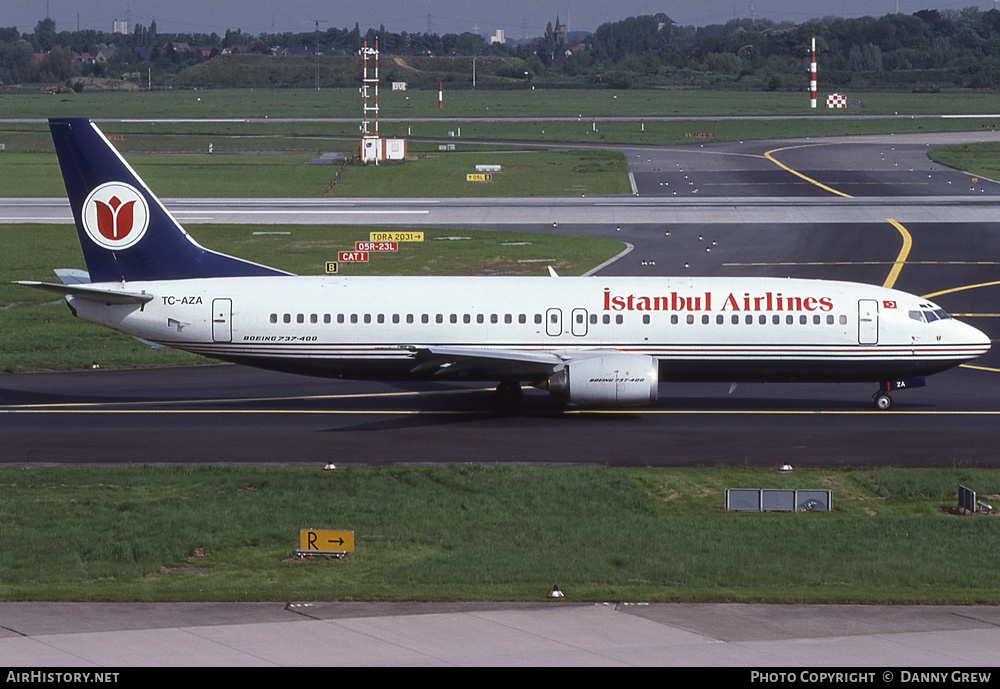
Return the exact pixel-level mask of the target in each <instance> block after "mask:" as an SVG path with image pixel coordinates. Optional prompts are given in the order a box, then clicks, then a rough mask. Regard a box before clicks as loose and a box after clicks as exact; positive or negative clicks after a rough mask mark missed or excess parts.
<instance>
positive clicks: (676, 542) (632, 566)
mask: <svg viewBox="0 0 1000 689" xmlns="http://www.w3.org/2000/svg"><path fill="white" fill-rule="evenodd" d="M959 482H961V483H963V484H966V485H971V486H974V487H976V488H977V489H978V490H979V492H980V494H981V495H989V496H991V499H992V500H996V498H997V497H998V495H997V494H998V493H1000V472H997V471H993V470H971V469H969V470H967V469H941V470H936V469H922V470H893V469H836V470H826V471H824V470H806V471H801V470H800V471H796V472H795V474H794V475H782V474H778V473H777V472H774V471H771V470H758V469H752V468H739V467H737V468H724V467H719V468H704V467H702V468H693V469H663V470H660V469H614V468H607V467H565V468H544V467H524V466H494V467H486V466H476V465H473V466H436V467H394V468H384V467H382V468H378V467H349V468H341V469H338V470H336V471H328V472H324V471H322V470H321V469H320V468H319V467H315V468H302V467H286V468H262V467H224V466H212V467H157V468H151V467H128V468H86V469H0V486H2V491H3V495H4V499H3V501H2V502H0V546H2V549H3V562H4V576H3V578H2V581H0V599H4V600H539V599H542V598H543V597H544V595H545V593H546V592H547V591H548V590H550V589H551V587H552V585H553V584H558V585H559V586H560V588H561V589H563V590H564V591H565V592H566V593H567V596H568V597H569V599H570V600H596V601H601V600H645V601H734V602H735V601H740V602H760V601H767V602H785V603H790V602H808V603H822V602H838V603H848V602H850V603H875V602H878V603H959V604H972V603H977V604H997V603H1000V575H998V574H997V572H996V566H995V564H996V563H995V553H996V551H997V548H998V546H1000V531H998V528H1000V526H998V523H997V521H996V517H987V516H966V517H958V516H951V515H948V514H947V511H948V508H949V507H950V506H952V505H954V503H955V486H956V483H959ZM727 487H730V488H735V487H767V488H776V487H798V488H829V489H832V490H833V505H834V506H835V511H834V512H833V513H803V514H787V513H764V514H747V513H728V512H725V511H724V510H723V509H722V508H723V506H724V491H725V489H726V488H727ZM306 527H310V528H328V529H343V530H352V531H354V532H355V545H356V551H355V553H354V554H352V555H350V556H349V557H348V558H347V559H346V560H344V561H326V560H312V561H305V562H300V561H294V560H292V559H291V557H290V553H291V551H292V550H293V549H294V548H297V547H298V531H299V529H301V528H306ZM193 567H194V568H200V569H202V570H203V571H202V572H196V573H184V572H174V571H173V569H174V568H193Z"/></svg>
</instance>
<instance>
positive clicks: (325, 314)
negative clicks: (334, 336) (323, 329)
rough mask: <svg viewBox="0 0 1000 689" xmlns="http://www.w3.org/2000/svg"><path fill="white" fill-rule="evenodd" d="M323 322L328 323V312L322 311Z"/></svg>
mask: <svg viewBox="0 0 1000 689" xmlns="http://www.w3.org/2000/svg"><path fill="white" fill-rule="evenodd" d="M323 322H324V323H329V322H330V314H328V313H324V314H323Z"/></svg>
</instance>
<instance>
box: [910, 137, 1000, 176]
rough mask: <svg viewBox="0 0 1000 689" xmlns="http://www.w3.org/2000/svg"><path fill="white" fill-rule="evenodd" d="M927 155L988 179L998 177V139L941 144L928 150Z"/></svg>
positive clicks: (999, 157) (999, 161)
mask: <svg viewBox="0 0 1000 689" xmlns="http://www.w3.org/2000/svg"><path fill="white" fill-rule="evenodd" d="M927 155H928V156H929V157H930V159H931V160H933V161H934V162H935V163H940V164H941V165H947V166H948V167H951V168H955V169H956V170H964V171H965V172H969V173H972V174H974V175H979V176H980V177H987V178H989V179H1000V142H998V141H988V142H984V143H980V144H961V145H957V146H943V147H941V148H936V149H934V150H933V151H929V152H928V153H927Z"/></svg>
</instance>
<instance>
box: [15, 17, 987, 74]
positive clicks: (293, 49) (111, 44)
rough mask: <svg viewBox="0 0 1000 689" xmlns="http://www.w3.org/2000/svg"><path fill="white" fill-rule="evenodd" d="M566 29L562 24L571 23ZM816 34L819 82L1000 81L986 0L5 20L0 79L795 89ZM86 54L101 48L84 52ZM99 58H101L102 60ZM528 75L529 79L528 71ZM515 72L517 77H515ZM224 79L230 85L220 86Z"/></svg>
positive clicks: (806, 62) (803, 72) (804, 72)
mask: <svg viewBox="0 0 1000 689" xmlns="http://www.w3.org/2000/svg"><path fill="white" fill-rule="evenodd" d="M563 28H564V27H563ZM813 36H815V37H816V43H817V49H818V54H819V64H820V74H821V79H822V80H823V81H824V82H826V83H828V84H833V85H836V86H846V85H853V86H862V87H863V86H880V87H883V88H884V87H913V88H918V87H921V86H933V87H967V88H997V87H998V86H1000V12H998V11H997V10H989V11H982V10H980V9H978V8H976V7H967V8H965V9H962V10H943V11H938V10H931V9H926V10H920V11H918V12H915V13H913V14H902V13H898V14H887V15H884V16H880V17H858V18H841V17H832V16H830V17H823V18H818V19H814V20H810V21H807V22H804V23H801V24H793V23H790V22H772V21H769V20H753V19H733V20H731V21H729V22H726V23H725V24H716V25H710V26H703V27H695V26H679V25H677V24H675V23H674V22H673V21H671V20H670V18H669V17H667V16H666V15H664V14H658V15H655V16H641V17H629V18H626V19H623V20H620V21H616V22H609V23H605V24H602V25H601V26H599V27H598V28H597V30H596V31H594V32H593V33H591V34H570V35H569V36H567V35H566V34H565V32H564V31H561V30H560V27H559V25H558V24H557V25H556V26H553V25H552V24H551V23H550V24H549V25H548V26H547V27H546V29H545V31H544V33H543V34H542V35H541V36H539V37H538V38H536V39H533V40H530V41H524V42H520V43H517V44H514V43H508V44H489V43H487V42H486V41H485V40H484V39H483V38H482V37H481V36H479V35H476V34H472V33H462V34H444V35H437V34H433V33H420V32H414V33H409V32H405V31H404V32H400V33H394V32H388V31H386V30H385V27H384V26H382V27H379V28H378V29H374V28H369V29H367V30H366V31H364V32H362V30H361V28H360V26H359V25H358V24H355V26H354V27H353V28H334V27H328V28H324V29H322V30H318V31H302V32H288V33H262V34H256V35H254V34H248V33H244V32H242V31H241V30H240V29H235V30H227V31H226V32H225V33H224V34H223V35H219V34H217V33H210V34H198V33H195V34H185V33H172V34H166V33H157V32H156V30H155V26H150V27H145V26H142V25H137V26H136V27H134V29H133V30H132V31H131V33H129V34H127V35H123V34H114V33H107V32H100V31H92V30H86V31H57V27H56V25H55V22H54V21H52V20H51V19H44V20H41V21H39V22H38V24H37V25H36V26H35V29H34V31H33V32H32V33H24V34H22V33H20V32H19V31H18V30H17V29H16V28H13V27H9V28H0V84H2V85H10V84H24V83H39V82H40V83H50V82H61V81H65V80H68V79H72V78H75V77H79V76H98V77H111V78H121V77H122V76H123V75H127V74H129V73H136V72H138V71H141V72H142V73H145V72H146V69H147V67H148V68H150V69H153V70H156V72H157V74H159V75H160V76H161V78H164V79H166V78H168V77H169V75H175V74H178V73H180V72H181V71H182V70H183V69H185V68H186V67H188V66H191V65H193V64H197V63H199V62H204V61H206V60H209V59H213V58H214V57H216V56H217V55H219V54H220V53H222V52H226V51H238V52H255V53H262V54H270V55H288V54H292V55H310V56H311V55H313V54H314V53H315V52H319V53H321V54H324V55H330V54H333V55H355V54H357V52H358V50H359V49H360V48H361V47H362V45H363V44H364V43H365V42H367V43H368V44H369V45H373V44H374V43H375V41H376V40H378V42H379V49H380V52H382V53H384V54H387V55H413V56H415V55H422V56H473V55H478V56H499V57H505V56H506V57H516V58H520V59H522V60H524V64H525V65H526V69H525V70H524V71H525V72H527V74H526V75H525V76H526V77H527V79H533V80H535V81H538V80H550V81H552V82H560V81H561V82H566V83H599V84H604V85H607V86H611V87H616V88H628V87H632V86H657V85H670V84H673V85H688V86H706V85H721V86H738V87H743V88H758V87H759V88H768V89H783V88H787V89H796V90H799V89H801V88H802V85H803V82H804V81H805V80H806V78H807V77H806V66H807V64H808V59H809V58H808V46H809V43H810V40H811V38H812V37H813ZM81 54H89V55H90V56H94V59H93V60H92V61H91V60H89V59H88V60H81V59H80V58H79V56H80V55H81ZM98 54H100V55H101V56H102V57H101V59H100V60H97V59H96V56H97V55H98ZM518 77H520V75H518ZM512 79H513V77H512ZM219 86H225V84H219Z"/></svg>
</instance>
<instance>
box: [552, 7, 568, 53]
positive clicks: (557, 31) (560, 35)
mask: <svg viewBox="0 0 1000 689" xmlns="http://www.w3.org/2000/svg"><path fill="white" fill-rule="evenodd" d="M567 33H569V27H567V26H566V25H565V24H560V23H559V15H558V14H556V25H555V27H554V28H553V29H552V36H553V38H555V39H556V45H557V46H559V45H565V43H566V34H567Z"/></svg>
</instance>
